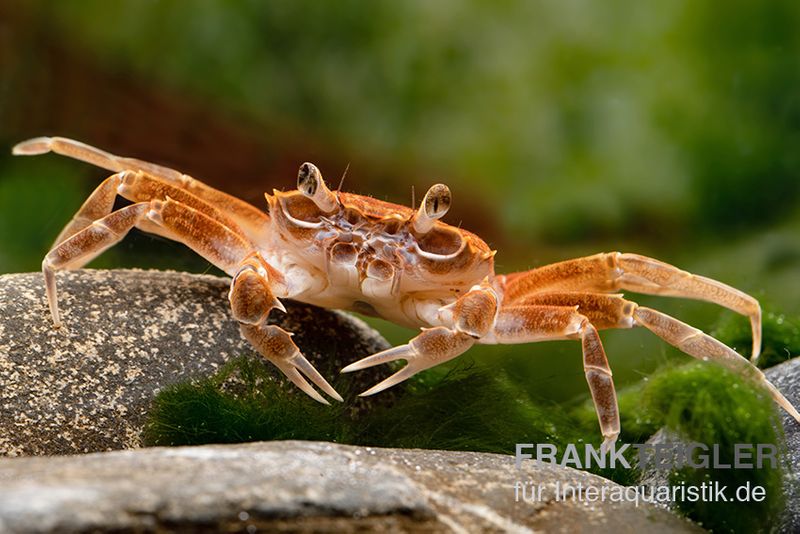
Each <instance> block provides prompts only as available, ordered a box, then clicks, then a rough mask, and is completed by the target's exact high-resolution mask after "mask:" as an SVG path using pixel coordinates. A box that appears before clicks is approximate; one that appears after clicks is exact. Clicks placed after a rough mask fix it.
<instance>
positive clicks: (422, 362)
mask: <svg viewBox="0 0 800 534" xmlns="http://www.w3.org/2000/svg"><path fill="white" fill-rule="evenodd" d="M474 343H475V339H474V338H472V337H471V336H469V335H466V334H464V333H461V332H456V331H453V330H450V329H448V328H445V327H442V326H437V327H436V328H427V329H423V330H422V333H421V334H420V335H418V336H417V337H415V338H414V339H412V340H411V341H410V342H409V343H407V344H406V345H400V346H397V347H393V348H391V349H387V350H384V351H382V352H379V353H377V354H373V355H372V356H367V357H366V358H364V359H362V360H359V361H357V362H354V363H351V364H350V365H348V366H347V367H345V368H344V369H342V370H341V372H342V373H352V372H353V371H359V370H361V369H366V368H368V367H374V366H376V365H381V364H384V363H389V362H393V361H396V360H406V361H407V362H408V363H407V364H406V366H405V367H403V368H402V369H400V370H399V371H397V372H396V373H395V374H393V375H392V376H390V377H389V378H387V379H386V380H384V381H383V382H380V383H378V384H376V385H374V386H372V387H371V388H369V389H368V390H367V391H365V392H363V393H361V394H360V395H359V396H361V397H366V396H368V395H374V394H375V393H380V392H381V391H383V390H384V389H388V388H390V387H392V386H394V385H397V384H399V383H400V382H402V381H403V380H406V379H407V378H411V377H412V376H414V375H415V374H417V373H418V372H420V371H424V370H426V369H430V368H431V367H434V366H435V365H438V364H440V363H443V362H446V361H447V360H451V359H453V358H455V357H456V356H459V355H460V354H463V353H464V352H465V351H466V350H467V349H468V348H470V347H471V346H472V345H473V344H474Z"/></svg>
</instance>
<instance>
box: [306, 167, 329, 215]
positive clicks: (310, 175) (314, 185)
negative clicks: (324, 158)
mask: <svg viewBox="0 0 800 534" xmlns="http://www.w3.org/2000/svg"><path fill="white" fill-rule="evenodd" d="M297 190H298V191H300V192H301V193H303V194H304V195H305V196H307V197H308V198H310V199H311V200H313V201H314V204H316V205H317V207H318V208H319V209H321V210H322V211H324V212H325V213H330V212H332V211H333V210H334V209H336V195H334V194H333V192H332V191H331V190H330V189H328V186H327V185H325V181H324V180H323V179H322V173H321V172H319V169H318V168H317V166H316V165H314V164H313V163H308V162H306V163H303V164H302V165H300V170H298V171H297Z"/></svg>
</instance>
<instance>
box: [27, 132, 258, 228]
mask: <svg viewBox="0 0 800 534" xmlns="http://www.w3.org/2000/svg"><path fill="white" fill-rule="evenodd" d="M12 152H13V154H14V155H18V156H35V155H39V154H46V153H48V152H55V153H56V154H61V155H62V156H67V157H70V158H74V159H77V160H81V161H85V162H87V163H91V164H92V165H96V166H97V167H101V168H103V169H107V170H109V171H112V172H122V171H141V172H143V173H146V174H149V175H151V176H153V177H155V178H158V179H160V180H161V181H162V182H166V183H168V184H170V185H172V186H173V187H176V188H180V189H183V190H185V191H188V192H189V193H191V194H192V195H194V196H196V197H198V198H200V199H202V200H203V201H205V202H206V203H207V204H210V205H212V206H215V207H216V208H218V209H220V210H222V211H223V212H225V214H226V215H227V216H228V217H229V218H231V219H233V220H235V221H236V223H237V224H238V225H239V226H241V227H242V228H244V229H245V230H247V235H248V236H250V237H251V238H252V237H255V236H257V235H258V231H259V230H261V229H263V227H264V225H265V224H267V223H268V222H269V216H268V215H267V214H266V213H264V212H263V211H261V210H260V209H258V208H256V207H255V206H253V205H251V204H248V203H247V202H245V201H243V200H239V199H238V198H236V197H233V196H231V195H228V194H227V193H223V192H222V191H219V190H217V189H214V188H213V187H210V186H208V185H206V184H204V183H202V182H200V181H198V180H195V179H194V178H192V177H190V176H188V175H186V174H183V173H180V172H178V171H176V170H174V169H170V168H168V167H162V166H161V165H156V164H154V163H149V162H147V161H141V160H138V159H134V158H126V157H120V156H116V155H114V154H111V153H109V152H105V151H103V150H100V149H99V148H95V147H93V146H90V145H87V144H84V143H81V142H79V141H75V140H72V139H67V138H64V137H37V138H34V139H29V140H27V141H23V142H21V143H19V144H17V145H16V146H15V147H14V148H13V149H12ZM173 198H175V197H174V196H173Z"/></svg>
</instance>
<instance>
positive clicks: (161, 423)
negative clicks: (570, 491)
mask: <svg viewBox="0 0 800 534" xmlns="http://www.w3.org/2000/svg"><path fill="white" fill-rule="evenodd" d="M338 386H340V384H338V383H337V387H338ZM343 387H344V389H341V390H342V391H345V390H346V389H347V385H346V384H345V385H343ZM571 429H572V425H571V421H570V420H569V419H568V418H567V416H566V415H565V414H564V413H563V411H562V410H561V409H559V408H558V407H557V406H555V405H552V404H544V403H541V402H538V403H537V402H533V401H532V400H531V399H530V398H529V397H528V396H527V394H525V392H523V391H520V390H519V388H517V387H516V386H514V385H513V384H512V383H511V382H510V381H509V380H507V378H506V377H505V375H504V374H502V373H498V372H497V370H495V369H492V370H489V369H484V368H477V367H471V366H464V365H460V366H457V367H455V368H453V369H452V370H450V371H449V372H446V373H445V372H443V371H438V372H437V371H436V370H434V371H432V372H429V373H424V374H422V375H421V377H420V378H417V377H415V378H414V379H412V380H411V381H410V384H409V387H408V388H407V390H406V392H405V394H402V395H400V396H399V397H398V399H397V400H396V401H395V402H394V403H393V404H392V405H391V406H380V405H377V406H376V407H375V408H374V409H372V410H369V409H366V410H365V409H362V410H351V409H350V408H349V407H348V405H347V404H340V403H334V404H332V405H331V406H323V405H320V404H318V403H316V402H314V401H313V400H311V399H309V398H307V397H306V396H305V395H300V394H287V392H286V389H285V388H284V387H282V385H281V383H280V382H276V381H275V380H274V379H272V378H271V376H270V372H269V370H268V368H267V366H266V365H265V364H264V363H263V362H261V361H259V360H257V359H253V358H246V357H242V358H237V359H234V360H232V361H231V362H229V363H228V364H227V365H225V366H224V367H223V369H221V370H220V371H219V372H218V373H217V374H216V375H214V376H213V377H211V378H207V379H203V380H196V381H191V382H187V383H181V384H176V385H173V386H171V387H168V388H166V389H164V390H163V391H162V392H161V393H159V394H158V396H157V397H156V399H155V401H154V403H153V406H152V408H151V410H150V413H149V418H148V422H147V424H146V426H145V432H144V442H145V444H147V445H196V444H202V443H232V442H240V441H258V440H276V439H308V440H327V441H335V442H342V443H351V444H357V445H373V446H384V447H408V448H437V449H449V450H470V451H481V452H496V453H513V452H514V445H515V444H516V443H518V442H521V441H526V442H533V443H536V442H543V441H548V442H551V443H564V442H566V441H569V440H570V439H573V438H574V437H575V433H574V430H571Z"/></svg>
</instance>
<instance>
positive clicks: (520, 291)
mask: <svg viewBox="0 0 800 534" xmlns="http://www.w3.org/2000/svg"><path fill="white" fill-rule="evenodd" d="M501 280H503V278H502V277H501ZM504 280H505V303H506V304H512V303H516V302H517V301H519V300H521V299H525V298H528V297H530V295H532V294H536V293H544V292H550V291H596V292H607V291H616V290H619V289H627V290H629V291H635V292H637V293H645V294H648V295H665V296H672V297H684V298H691V299H697V300H705V301H708V302H712V303H714V304H718V305H720V306H724V307H726V308H728V309H730V310H733V311H735V312H737V313H740V314H742V315H745V316H747V317H749V318H750V325H751V328H752V332H753V353H752V357H751V360H752V361H753V362H755V361H757V360H758V355H759V353H760V352H761V307H760V306H759V304H758V301H757V300H755V299H754V298H753V297H751V296H750V295H747V294H745V293H743V292H741V291H739V290H738V289H735V288H733V287H730V286H728V285H725V284H723V283H722V282H717V281H716V280H712V279H710V278H705V277H703V276H698V275H695V274H691V273H688V272H686V271H682V270H680V269H678V268H677V267H674V266H672V265H669V264H667V263H664V262H661V261H658V260H655V259H653V258H648V257H646V256H640V255H638V254H627V253H621V252H609V253H603V254H596V255H594V256H588V257H585V258H578V259H575V260H568V261H563V262H559V263H554V264H551V265H546V266H544V267H540V268H538V269H533V270H530V271H525V272H520V273H513V274H509V275H506V276H505V277H504Z"/></svg>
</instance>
